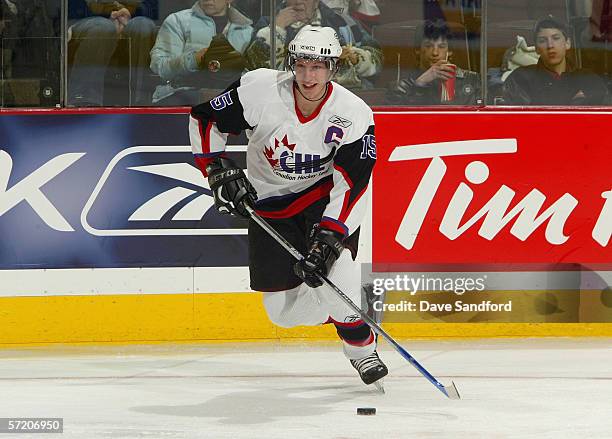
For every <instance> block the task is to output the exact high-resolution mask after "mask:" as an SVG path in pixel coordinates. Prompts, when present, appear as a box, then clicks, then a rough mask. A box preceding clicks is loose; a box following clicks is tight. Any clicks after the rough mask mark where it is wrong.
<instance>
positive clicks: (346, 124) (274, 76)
mask: <svg viewBox="0 0 612 439" xmlns="http://www.w3.org/2000/svg"><path fill="white" fill-rule="evenodd" d="M294 92H295V90H294V81H293V74H292V73H290V72H279V71H276V70H269V69H258V70H254V71H251V72H248V73H246V74H244V75H243V76H242V78H241V79H240V80H239V81H237V82H236V83H235V84H233V85H232V86H231V87H230V88H228V89H227V90H226V91H225V92H224V93H223V94H221V95H219V96H218V97H216V98H214V99H213V100H211V101H210V102H205V103H203V104H200V105H198V106H195V107H193V109H192V111H191V115H190V125H189V133H190V139H191V146H192V150H193V154H194V156H195V161H196V163H197V165H198V167H199V168H200V169H201V170H202V172H203V173H204V175H205V176H206V165H207V164H208V163H210V161H212V160H214V158H215V157H218V156H219V155H221V154H223V153H224V151H225V144H226V140H227V136H228V134H230V133H233V134H238V133H240V132H241V131H242V130H246V132H247V137H248V138H249V143H248V147H247V169H248V176H249V180H250V182H251V183H252V185H253V187H254V188H255V189H256V191H257V194H258V201H257V204H256V206H255V208H256V210H257V212H258V213H259V214H260V215H261V216H263V217H268V218H288V217H291V216H293V215H295V214H296V213H299V212H300V211H301V210H303V209H304V208H306V207H307V206H309V205H310V204H312V203H314V202H315V201H317V200H319V199H321V198H323V197H327V196H329V203H328V205H327V207H326V209H325V212H324V214H323V218H322V219H321V227H325V228H328V229H331V230H335V231H337V232H339V233H341V234H342V235H344V236H345V237H346V236H349V235H350V234H352V233H353V232H354V231H356V230H357V229H358V228H359V225H360V224H361V221H362V220H363V216H364V213H365V204H366V196H365V194H366V192H367V188H368V184H369V180H370V175H371V173H372V168H373V166H374V163H375V161H376V140H375V137H374V117H373V114H372V110H371V109H370V108H369V107H368V106H367V104H366V103H365V102H364V101H363V100H361V99H360V98H359V97H357V96H355V95H354V94H353V93H351V92H350V91H348V90H347V89H345V88H344V87H342V86H340V85H338V84H336V83H333V82H332V83H330V85H329V91H328V94H327V96H326V98H325V99H324V100H323V101H322V102H321V104H320V105H319V106H318V107H317V109H316V110H315V111H314V112H313V113H312V114H311V115H310V116H308V117H304V116H303V115H302V114H301V112H300V110H299V109H298V108H297V105H296V101H295V97H294Z"/></svg>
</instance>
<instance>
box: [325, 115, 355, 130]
mask: <svg viewBox="0 0 612 439" xmlns="http://www.w3.org/2000/svg"><path fill="white" fill-rule="evenodd" d="M329 121H330V122H331V123H333V124H334V125H338V126H340V127H342V128H348V127H350V126H351V125H353V122H351V121H350V120H348V119H345V118H343V117H340V116H337V115H334V116H332V117H331V118H330V119H329Z"/></svg>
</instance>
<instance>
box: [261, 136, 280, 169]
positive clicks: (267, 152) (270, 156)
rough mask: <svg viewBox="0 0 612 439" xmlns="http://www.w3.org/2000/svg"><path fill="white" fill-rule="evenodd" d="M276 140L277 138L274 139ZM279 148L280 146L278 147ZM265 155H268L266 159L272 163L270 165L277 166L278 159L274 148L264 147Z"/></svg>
mask: <svg viewBox="0 0 612 439" xmlns="http://www.w3.org/2000/svg"><path fill="white" fill-rule="evenodd" d="M274 140H276V139H274ZM276 148H278V146H277V147H276ZM264 155H265V156H266V160H267V161H268V163H270V166H272V167H275V166H276V165H278V159H274V158H273V157H274V150H273V149H272V148H268V147H267V146H266V147H264Z"/></svg>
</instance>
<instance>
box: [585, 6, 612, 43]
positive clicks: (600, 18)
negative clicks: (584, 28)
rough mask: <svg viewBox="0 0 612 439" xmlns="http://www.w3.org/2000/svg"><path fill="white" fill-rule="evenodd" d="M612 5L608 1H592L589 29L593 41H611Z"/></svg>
mask: <svg viewBox="0 0 612 439" xmlns="http://www.w3.org/2000/svg"><path fill="white" fill-rule="evenodd" d="M611 7H612V5H611V4H610V0H593V6H592V13H591V17H590V19H589V28H590V31H591V38H592V40H593V41H607V42H611V41H612V8H611Z"/></svg>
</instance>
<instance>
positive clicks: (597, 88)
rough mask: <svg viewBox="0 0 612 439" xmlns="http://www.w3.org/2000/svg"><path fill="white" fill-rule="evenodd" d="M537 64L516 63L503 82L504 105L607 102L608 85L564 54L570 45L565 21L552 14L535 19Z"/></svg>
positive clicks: (599, 103)
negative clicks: (575, 66) (521, 64)
mask: <svg viewBox="0 0 612 439" xmlns="http://www.w3.org/2000/svg"><path fill="white" fill-rule="evenodd" d="M534 39H535V46H536V52H537V53H538V55H540V59H539V60H538V63H537V64H534V65H531V66H525V67H519V68H517V69H516V70H515V71H513V72H512V73H511V74H510V76H508V78H507V79H506V81H505V83H504V103H505V104H507V105H607V104H608V103H609V100H610V99H609V94H608V89H607V87H606V85H605V83H604V82H603V80H602V79H601V77H599V76H598V75H596V74H594V73H592V72H590V71H588V70H584V69H576V68H574V66H573V65H572V62H571V60H570V59H569V58H568V57H567V51H568V50H569V49H570V48H571V41H570V38H569V31H568V28H567V26H566V25H565V24H563V23H561V22H559V21H557V20H555V19H554V18H552V17H547V18H544V19H542V20H540V21H538V22H537V23H536V26H535V30H534Z"/></svg>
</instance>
